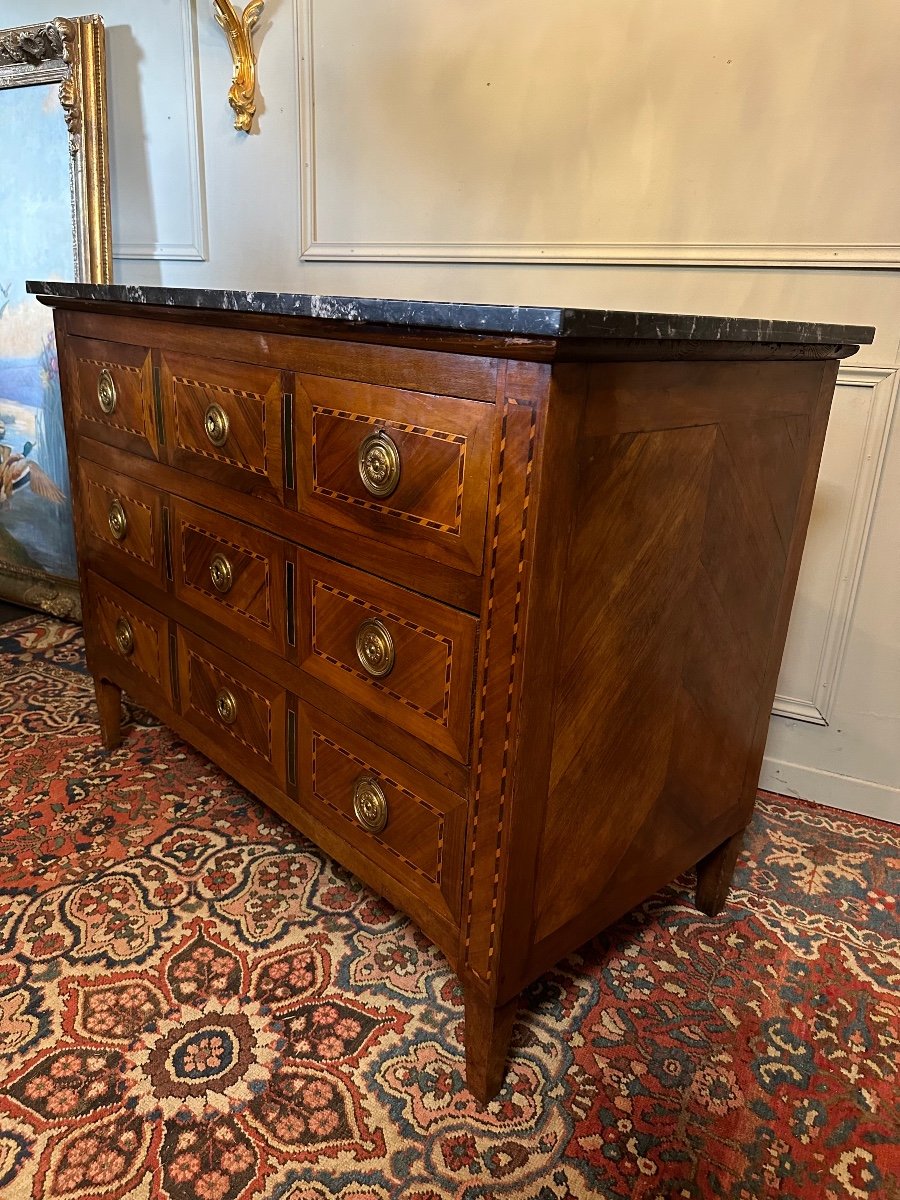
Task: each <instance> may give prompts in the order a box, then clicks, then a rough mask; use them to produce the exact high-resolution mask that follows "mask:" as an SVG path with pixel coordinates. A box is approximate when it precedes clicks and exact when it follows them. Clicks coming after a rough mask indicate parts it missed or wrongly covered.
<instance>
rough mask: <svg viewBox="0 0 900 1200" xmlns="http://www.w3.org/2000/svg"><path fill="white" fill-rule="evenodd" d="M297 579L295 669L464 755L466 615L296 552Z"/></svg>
mask: <svg viewBox="0 0 900 1200" xmlns="http://www.w3.org/2000/svg"><path fill="white" fill-rule="evenodd" d="M298 581H299V582H298V590H299V601H298V611H299V617H300V620H299V635H298V640H299V648H300V665H301V666H302V667H303V668H304V670H306V671H308V672H309V673H310V674H311V675H315V676H316V677H317V678H319V679H321V680H323V681H324V682H325V683H327V684H330V685H331V686H332V687H334V688H336V689H338V690H340V691H342V692H344V693H345V694H346V695H348V696H350V697H352V698H353V699H354V700H356V701H358V702H359V703H360V704H363V705H365V706H366V707H367V708H369V709H371V710H372V711H373V712H375V713H377V714H379V715H381V716H383V717H385V718H386V719H387V720H389V721H392V722H393V723H394V724H396V725H399V726H400V727H401V728H403V729H406V730H408V731H409V732H410V733H413V734H415V736H417V737H419V738H422V739H423V740H424V741H426V742H428V743H429V744H430V745H433V746H434V747H435V748H436V749H439V750H442V751H444V752H445V753H447V754H450V755H452V756H453V757H454V758H456V759H458V760H459V761H461V762H468V761H469V758H470V746H469V741H470V729H471V721H472V680H473V675H474V670H475V645H476V631H477V621H476V620H475V618H474V617H471V616H469V615H468V614H466V613H461V612H459V611H458V610H456V609H453V608H448V607H447V606H446V605H444V604H439V603H438V602H437V601H434V600H427V599H425V598H424V597H422V596H419V595H417V594H416V593H414V592H409V591H406V590H404V589H403V588H399V587H395V586H394V585H393V584H389V583H385V582H383V581H382V580H379V579H376V578H374V577H373V576H371V575H365V574H363V573H362V572H361V571H354V570H352V569H350V568H349V567H344V566H341V565H340V564H337V563H333V562H331V561H330V560H329V559H325V558H321V557H320V556H318V555H315V554H310V553H307V552H305V551H301V552H300V555H299V559H298Z"/></svg>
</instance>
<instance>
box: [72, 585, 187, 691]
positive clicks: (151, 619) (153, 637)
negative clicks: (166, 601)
mask: <svg viewBox="0 0 900 1200" xmlns="http://www.w3.org/2000/svg"><path fill="white" fill-rule="evenodd" d="M87 595H88V607H87V612H86V614H85V628H86V636H87V640H88V648H89V651H91V650H95V649H96V650H99V651H100V652H101V653H102V654H104V655H106V656H109V658H110V659H111V661H112V663H113V664H114V666H113V672H111V673H114V674H115V675H116V678H115V680H114V682H116V683H118V684H120V685H121V686H122V687H124V688H125V691H126V692H128V694H129V695H131V696H132V697H133V699H135V700H137V701H138V703H143V702H146V703H148V704H152V703H153V701H154V700H158V699H161V700H163V702H164V703H166V704H171V701H172V679H171V670H170V660H169V622H168V620H167V618H166V617H164V616H162V615H161V614H160V613H158V612H156V611H154V609H152V608H149V607H148V606H147V605H146V604H142V603H141V601H140V600H135V598H134V597H133V596H130V595H129V594H128V593H127V592H123V591H122V590H121V589H120V588H117V587H115V586H114V584H111V583H108V582H107V581H106V580H105V579H101V578H100V577H99V576H98V575H94V574H93V572H88V575H87ZM92 669H93V667H92ZM105 669H108V668H103V664H101V670H100V671H98V672H97V674H100V675H102V674H104V673H105Z"/></svg>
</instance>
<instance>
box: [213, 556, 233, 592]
mask: <svg viewBox="0 0 900 1200" xmlns="http://www.w3.org/2000/svg"><path fill="white" fill-rule="evenodd" d="M209 577H210V579H211V580H212V585H213V587H214V588H215V589H216V591H217V592H221V593H222V595H223V596H224V595H225V593H226V592H230V591H231V585H232V584H233V583H234V573H233V572H232V570H231V563H230V562H229V561H228V559H227V558H226V557H225V555H224V554H214V555H213V556H212V559H211V560H210V564H209Z"/></svg>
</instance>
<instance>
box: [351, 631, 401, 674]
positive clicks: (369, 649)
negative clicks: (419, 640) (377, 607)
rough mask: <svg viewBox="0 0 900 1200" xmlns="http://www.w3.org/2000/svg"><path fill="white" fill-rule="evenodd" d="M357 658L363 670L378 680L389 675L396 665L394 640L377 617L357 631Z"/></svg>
mask: <svg viewBox="0 0 900 1200" xmlns="http://www.w3.org/2000/svg"><path fill="white" fill-rule="evenodd" d="M356 657H357V658H358V659H359V661H360V663H361V664H362V666H363V669H364V670H366V671H368V673H369V674H370V675H374V676H375V678H376V679H380V678H381V676H382V675H387V674H388V673H389V672H390V670H391V668H392V667H393V665H394V639H393V638H392V637H391V631H390V630H389V629H388V627H387V626H386V625H385V624H384V623H383V622H381V621H379V620H378V619H377V617H375V618H372V619H371V620H368V621H363V623H362V625H360V627H359V629H358V630H357V631H356Z"/></svg>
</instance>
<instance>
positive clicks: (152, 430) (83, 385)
mask: <svg viewBox="0 0 900 1200" xmlns="http://www.w3.org/2000/svg"><path fill="white" fill-rule="evenodd" d="M68 345H69V347H70V348H71V352H72V357H73V368H74V375H75V397H74V401H75V413H76V422H77V425H78V430H79V432H80V433H82V434H84V435H85V436H86V437H91V438H95V439H96V440H97V441H101V442H106V443H107V444H108V445H110V446H116V447H118V448H119V449H120V450H130V451H131V453H132V454H140V455H143V456H144V457H147V458H156V457H157V456H158V452H159V444H158V441H157V432H156V419H155V413H154V402H153V372H152V368H151V361H150V351H149V350H148V349H147V348H146V347H144V346H131V345H126V344H124V343H120V342H102V341H96V340H95V339H93V338H78V337H73V338H70V339H69V341H68Z"/></svg>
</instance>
